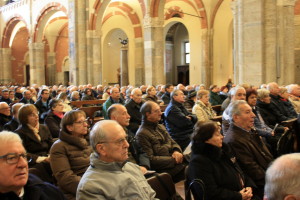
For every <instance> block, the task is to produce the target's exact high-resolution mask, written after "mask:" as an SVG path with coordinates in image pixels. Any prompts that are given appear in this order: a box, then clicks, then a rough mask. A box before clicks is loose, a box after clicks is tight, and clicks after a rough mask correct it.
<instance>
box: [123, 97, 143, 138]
mask: <svg viewBox="0 0 300 200" xmlns="http://www.w3.org/2000/svg"><path fill="white" fill-rule="evenodd" d="M142 105H143V102H141V103H139V104H137V103H136V102H135V101H134V100H133V99H130V100H129V102H128V103H127V104H126V105H125V107H126V109H127V112H128V114H129V115H130V121H129V126H128V127H127V128H128V129H129V130H131V131H132V132H133V133H134V134H135V133H136V131H137V130H138V129H139V126H140V125H141V122H142V114H141V112H140V109H141V107H142Z"/></svg>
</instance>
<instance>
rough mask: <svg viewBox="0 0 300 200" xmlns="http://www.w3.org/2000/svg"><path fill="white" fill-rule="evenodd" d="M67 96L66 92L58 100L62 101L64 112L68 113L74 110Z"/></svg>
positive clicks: (60, 94)
mask: <svg viewBox="0 0 300 200" xmlns="http://www.w3.org/2000/svg"><path fill="white" fill-rule="evenodd" d="M67 97H68V96H67V94H66V93H65V92H61V93H59V95H58V96H57V99H61V100H62V103H63V104H64V110H63V111H64V112H68V111H70V110H72V107H71V106H70V105H69V104H70V101H69V100H68V98H67Z"/></svg>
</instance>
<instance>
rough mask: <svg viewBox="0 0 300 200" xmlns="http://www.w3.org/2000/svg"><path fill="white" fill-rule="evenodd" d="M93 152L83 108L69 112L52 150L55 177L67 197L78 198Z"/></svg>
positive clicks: (52, 166)
mask: <svg viewBox="0 0 300 200" xmlns="http://www.w3.org/2000/svg"><path fill="white" fill-rule="evenodd" d="M91 152H92V148H91V146H89V142H88V124H87V120H86V116H85V113H84V112H83V111H81V110H72V111H69V112H67V113H66V114H65V115H64V117H63V118H62V121H61V132H60V134H59V140H57V141H56V142H55V143H54V144H53V146H52V147H51V150H50V158H51V168H52V170H53V174H54V177H55V179H56V180H57V184H58V186H59V187H60V189H61V190H62V191H63V192H64V193H65V196H66V197H67V199H75V198H76V189H77V186H78V183H79V181H80V179H81V177H82V175H83V174H84V172H85V171H86V169H87V168H88V166H89V164H90V154H91Z"/></svg>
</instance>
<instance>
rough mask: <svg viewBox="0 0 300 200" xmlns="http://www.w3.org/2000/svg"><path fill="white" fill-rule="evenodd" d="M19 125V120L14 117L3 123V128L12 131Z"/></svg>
mask: <svg viewBox="0 0 300 200" xmlns="http://www.w3.org/2000/svg"><path fill="white" fill-rule="evenodd" d="M18 127H19V122H18V120H16V119H15V118H14V117H13V118H12V120H10V121H9V122H7V123H6V124H5V125H4V128H3V130H8V131H12V132H14V131H15V130H16V129H17V128H18Z"/></svg>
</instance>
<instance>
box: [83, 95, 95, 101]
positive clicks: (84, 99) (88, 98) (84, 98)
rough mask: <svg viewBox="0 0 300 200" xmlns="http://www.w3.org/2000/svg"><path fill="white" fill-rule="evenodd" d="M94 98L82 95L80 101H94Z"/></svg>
mask: <svg viewBox="0 0 300 200" xmlns="http://www.w3.org/2000/svg"><path fill="white" fill-rule="evenodd" d="M94 99H95V98H94V97H93V96H91V95H87V94H83V95H82V97H81V101H86V100H94Z"/></svg>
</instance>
